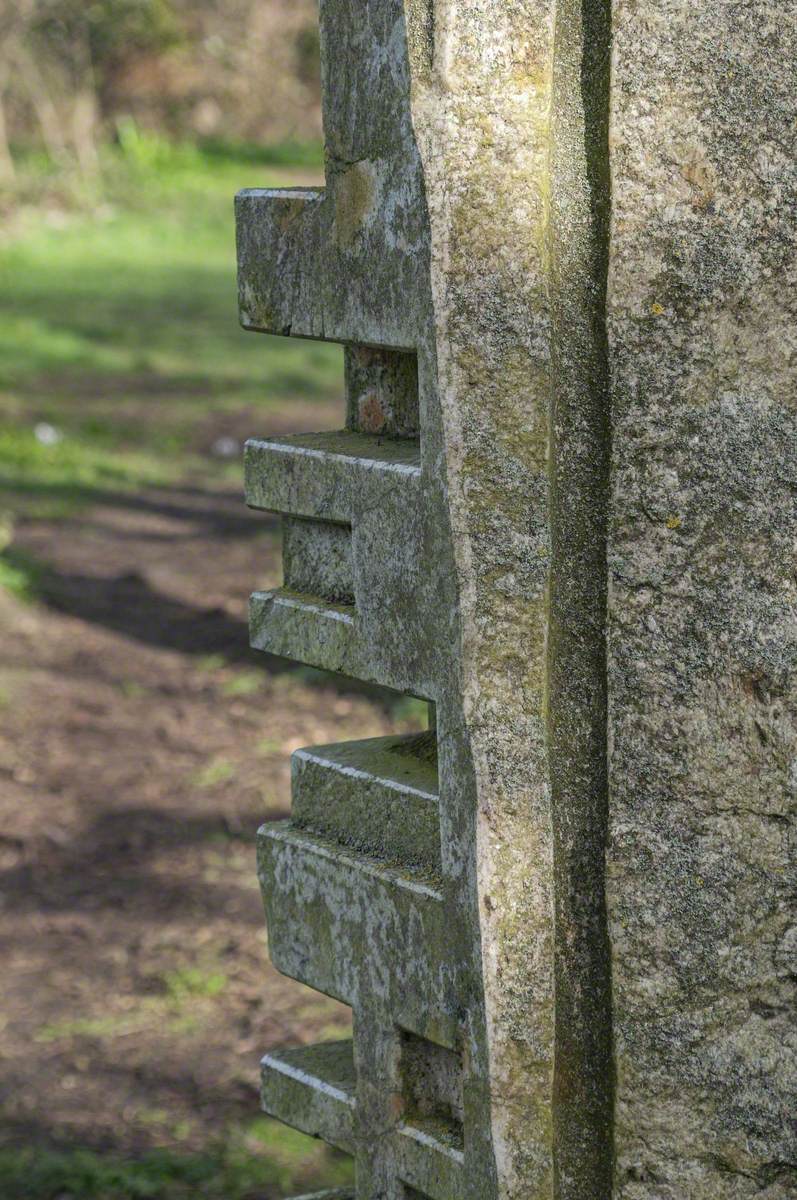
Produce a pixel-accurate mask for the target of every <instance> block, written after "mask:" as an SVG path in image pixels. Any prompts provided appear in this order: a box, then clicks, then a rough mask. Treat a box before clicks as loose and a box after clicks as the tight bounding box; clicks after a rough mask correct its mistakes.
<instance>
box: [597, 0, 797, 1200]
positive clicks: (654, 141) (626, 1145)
mask: <svg viewBox="0 0 797 1200" xmlns="http://www.w3.org/2000/svg"><path fill="white" fill-rule="evenodd" d="M796 15H797V14H796V13H795V10H794V6H793V5H789V4H787V5H785V6H783V5H774V4H771V3H768V2H766V0H750V2H749V3H745V4H740V3H734V2H731V0H706V2H705V3H702V4H699V5H689V6H683V5H681V4H676V3H672V2H667V3H655V4H654V3H652V2H650V3H636V2H635V3H630V2H627V0H620V2H619V3H618V4H616V5H615V17H614V39H615V40H614V86H613V89H612V113H611V116H612V143H611V144H612V177H613V213H612V261H611V277H610V290H609V308H608V317H609V320H608V329H609V338H610V346H611V365H612V429H613V487H612V526H611V549H610V555H611V557H610V570H611V574H610V588H611V591H610V620H611V624H610V632H611V643H610V645H611V655H610V695H611V726H610V728H611V738H612V755H611V806H610V842H609V854H608V895H609V915H610V931H611V941H612V960H613V961H612V979H613V1007H614V1023H615V1046H616V1066H617V1110H616V1122H617V1123H616V1132H615V1139H616V1152H617V1163H616V1173H615V1188H616V1193H617V1195H618V1196H622V1197H628V1198H629V1200H630V1198H633V1200H637V1198H641V1197H645V1198H646V1200H647V1198H648V1197H654V1196H655V1197H656V1200H659V1198H661V1200H670V1198H675V1197H678V1198H680V1197H687V1196H688V1197H689V1198H690V1200H724V1198H725V1197H728V1198H730V1197H733V1198H734V1200H737V1198H740V1200H741V1198H742V1197H745V1198H746V1197H752V1196H756V1197H759V1196H766V1197H767V1200H769V1198H770V1197H771V1198H772V1200H775V1197H778V1198H780V1197H784V1198H785V1197H786V1196H794V1195H795V1194H797V1173H795V1172H796V1171H797V1168H796V1167H795V1160H796V1159H797V1155H795V1122H794V1117H795V1113H797V1033H796V1032H795V1020H794V1014H795V1008H794V1002H795V994H794V976H795V964H796V963H797V935H796V934H795V916H796V914H795V906H794V895H795V891H794V885H795V863H794V845H793V841H791V842H790V838H793V829H794V813H795V800H796V799H797V772H795V763H797V720H796V718H797V607H796V603H795V602H796V601H797V584H796V580H795V565H794V553H795V542H796V541H797V386H795V385H796V382H797V369H796V366H795V364H796V363H797V357H795V340H796V337H795V330H797V290H796V289H795V285H796V284H797V165H795V158H794V131H795V127H796V123H797V86H796V85H797V68H796V67H795V63H796V62H797V21H795V16H796Z"/></svg>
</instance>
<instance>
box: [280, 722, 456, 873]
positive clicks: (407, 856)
mask: <svg viewBox="0 0 797 1200" xmlns="http://www.w3.org/2000/svg"><path fill="white" fill-rule="evenodd" d="M433 739H434V735H433V734H424V735H420V736H419V735H418V734H410V735H406V736H403V737H395V736H394V737H381V738H367V739H365V740H363V741H357V742H341V743H336V744H333V745H328V746H309V747H306V748H304V749H301V750H297V751H295V753H294V754H293V757H292V761H291V766H292V776H293V786H292V792H293V806H292V812H291V816H292V820H293V823H294V824H295V825H296V826H298V827H300V828H302V829H308V830H311V831H312V832H314V833H318V834H321V835H322V836H324V837H328V838H331V839H332V840H334V841H336V842H338V843H340V844H341V845H345V846H349V847H351V848H352V849H354V850H359V851H365V852H366V853H369V854H374V855H377V856H378V857H381V858H384V859H385V860H387V861H390V862H394V863H399V864H401V865H404V866H409V867H421V868H422V869H425V870H427V871H432V872H439V871H440V813H439V806H438V788H437V761H436V747H435V744H434V740H433Z"/></svg>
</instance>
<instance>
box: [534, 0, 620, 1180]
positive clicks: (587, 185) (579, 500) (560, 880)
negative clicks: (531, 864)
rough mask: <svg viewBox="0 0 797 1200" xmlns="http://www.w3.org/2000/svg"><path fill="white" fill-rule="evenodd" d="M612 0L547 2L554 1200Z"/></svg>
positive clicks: (596, 995)
mask: <svg viewBox="0 0 797 1200" xmlns="http://www.w3.org/2000/svg"><path fill="white" fill-rule="evenodd" d="M610 40H611V12H610V0H560V2H559V3H558V4H557V10H556V27H555V52H554V79H553V95H552V140H551V219H550V233H549V239H550V240H549V247H550V256H551V264H550V268H551V306H552V320H553V347H552V352H553V367H554V372H553V378H554V386H553V395H552V412H551V445H550V472H551V514H550V531H551V562H552V567H551V575H550V628H549V641H548V737H549V742H550V753H551V763H552V767H551V776H552V778H551V791H552V807H553V825H554V894H555V925H556V953H555V959H556V961H555V990H556V1051H555V1065H554V1079H553V1111H554V1179H555V1196H556V1198H557V1200H606V1198H607V1197H609V1196H610V1195H611V1167H612V1103H613V1087H612V1034H611V993H610V958H609V948H608V935H607V919H606V901H605V842H606V830H607V816H608V794H607V793H608V784H607V691H606V603H607V563H606V537H607V530H606V522H607V508H608V489H609V450H610V426H609V377H608V353H607V341H606V324H605V309H606V280H607V270H608V227H609V204H610V183H609V154H608V114H609V71H610Z"/></svg>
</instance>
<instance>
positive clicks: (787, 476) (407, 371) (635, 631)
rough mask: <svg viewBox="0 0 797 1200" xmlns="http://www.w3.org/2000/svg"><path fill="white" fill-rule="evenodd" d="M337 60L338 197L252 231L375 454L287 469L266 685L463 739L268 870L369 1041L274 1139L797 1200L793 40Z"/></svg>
mask: <svg viewBox="0 0 797 1200" xmlns="http://www.w3.org/2000/svg"><path fill="white" fill-rule="evenodd" d="M787 7H788V6H787ZM320 14H321V45H322V67H323V84H324V103H325V136H326V176H327V181H326V188H325V189H316V190H307V189H294V190H291V191H287V192H262V191H248V192H244V193H242V194H241V196H240V197H239V198H238V202H237V213H238V255H239V290H240V311H241V320H242V323H243V324H244V326H245V327H246V328H249V329H252V330H256V331H257V330H260V331H265V332H271V333H279V334H283V335H291V336H300V337H310V338H326V339H330V340H336V341H340V342H343V343H344V345H345V347H346V429H345V430H342V431H341V432H339V433H335V434H316V435H302V436H301V437H294V438H274V439H271V440H269V441H263V440H260V441H253V442H252V443H250V444H249V446H248V450H247V468H246V469H247V499H248V502H249V503H250V504H251V505H252V506H253V507H256V508H262V509H269V510H273V511H276V512H279V513H282V514H283V516H284V518H285V529H286V538H285V548H284V561H285V585H284V587H283V588H281V589H277V590H276V591H273V592H267V593H258V594H256V595H255V596H253V598H252V607H251V630H252V643H253V645H255V646H257V647H259V648H261V649H264V650H268V651H270V652H272V653H280V654H285V655H289V656H291V657H294V658H297V659H299V660H301V661H304V662H308V663H311V664H313V665H315V666H320V667H324V668H327V669H331V670H337V671H341V672H343V673H347V674H351V675H355V676H357V677H359V678H361V679H366V680H371V681H374V682H377V683H380V684H382V685H385V686H388V687H392V688H394V689H396V690H397V691H402V692H409V693H411V694H414V695H416V696H420V697H422V698H425V699H427V700H429V701H430V702H432V703H433V704H434V707H435V710H436V714H437V716H436V729H435V731H434V732H430V733H429V734H428V735H427V736H426V737H425V739H421V741H413V740H412V739H410V740H409V742H408V743H407V744H406V745H405V746H403V748H402V749H401V753H398V752H397V748H396V747H395V746H392V745H391V744H390V739H386V740H384V741H371V742H359V743H350V744H348V745H346V746H327V747H310V748H307V749H306V750H302V751H300V752H298V753H297V755H296V758H295V760H294V809H293V815H292V818H291V820H290V821H288V822H285V823H282V824H279V825H269V826H265V827H264V828H263V829H262V830H261V832H260V835H259V872H260V879H261V884H262V887H263V894H264V900H265V904H266V911H267V918H268V923H269V940H270V949H271V953H272V957H273V960H274V962H275V964H276V965H277V966H278V967H279V969H281V970H282V971H284V972H286V973H287V974H290V975H292V976H294V977H296V978H298V979H301V980H302V981H304V982H305V983H307V984H309V985H310V986H312V987H315V988H317V989H319V990H321V991H324V992H326V993H328V994H330V995H333V996H336V997H337V998H339V999H341V1000H343V1001H344V1002H345V1003H347V1004H350V1005H351V1006H352V1008H353V1013H354V1036H353V1040H352V1043H351V1045H348V1044H347V1045H344V1046H333V1047H323V1046H322V1047H311V1048H305V1049H302V1050H290V1051H287V1052H284V1053H282V1052H280V1053H277V1054H274V1055H270V1056H267V1058H266V1059H265V1060H264V1063H263V1102H264V1106H265V1107H266V1109H267V1110H268V1111H269V1112H272V1113H274V1114H275V1115H277V1116H280V1117H282V1118H283V1119H285V1120H288V1121H289V1122H290V1123H292V1124H294V1125H296V1126H297V1127H299V1128H303V1129H305V1130H307V1131H309V1132H315V1133H317V1134H319V1135H320V1136H323V1137H325V1138H327V1140H329V1141H330V1142H332V1143H333V1144H336V1145H338V1146H340V1147H341V1148H342V1149H345V1150H346V1151H347V1152H350V1153H352V1154H353V1155H354V1156H355V1159H356V1163H357V1188H356V1194H357V1198H358V1200H411V1198H415V1200H499V1198H500V1200H748V1198H752V1197H756V1198H760V1200H784V1198H785V1197H786V1196H790V1195H793V1194H794V1193H795V1187H796V1186H797V1184H796V1182H795V1175H794V1163H795V1160H797V1150H796V1149H795V1139H794V1131H793V1128H790V1127H789V1119H790V1117H792V1118H793V1114H794V1112H795V1111H797V1095H795V1068H794V1052H795V1031H794V1024H793V1004H794V976H795V957H797V926H796V925H795V914H794V911H793V908H791V909H790V908H789V897H790V896H791V902H792V904H793V892H794V879H793V877H791V878H790V876H789V872H790V870H793V859H792V858H790V857H789V853H788V842H787V836H788V833H789V829H790V824H789V822H790V819H791V818H793V811H794V800H795V793H796V792H797V767H795V761H797V760H796V759H795V751H796V750H797V736H796V734H795V713H797V694H796V690H797V618H796V617H795V591H796V590H797V588H796V581H797V576H796V575H795V565H794V542H795V533H797V469H796V468H795V461H797V437H795V434H797V429H795V424H797V397H796V396H795V387H794V370H795V368H794V362H795V353H794V351H795V340H797V336H796V335H795V329H796V328H797V322H796V321H795V317H797V313H795V306H796V305H795V299H794V297H795V292H794V283H795V279H794V275H795V256H794V250H795V246H794V240H795V223H796V220H797V216H796V213H795V199H796V198H797V197H796V196H795V165H794V158H793V139H794V130H795V116H796V115H797V109H796V107H795V95H797V89H796V88H795V66H794V64H795V61H797V55H796V54H795V49H797V47H795V45H794V42H795V40H796V39H795V26H794V22H793V21H791V22H789V20H788V19H784V18H787V17H788V13H786V12H784V9H783V6H780V7H778V8H776V7H775V6H774V5H773V4H772V3H771V2H770V0H768V2H766V3H765V2H764V0H747V2H746V3H741V2H739V0H734V2H731V0H704V2H703V3H701V4H700V5H688V4H686V3H684V2H683V0H678V2H677V3H676V2H675V0H655V2H654V0H614V3H611V2H610V0H501V2H500V3H497V0H321V5H320ZM607 635H608V636H607ZM435 742H436V754H435V753H434V749H435ZM430 748H431V751H432V752H431V753H430ZM402 754H403V755H404V756H405V760H404V763H403V764H402V760H401V756H402ZM435 767H436V770H435ZM792 853H793V852H792ZM790 887H791V892H790V891H789V888H790ZM790 1007H791V1011H790ZM790 1015H791V1021H790ZM343 1062H345V1072H344V1074H345V1085H344V1084H342V1083H341V1079H342V1075H341V1063H343ZM333 1194H335V1195H336V1193H333Z"/></svg>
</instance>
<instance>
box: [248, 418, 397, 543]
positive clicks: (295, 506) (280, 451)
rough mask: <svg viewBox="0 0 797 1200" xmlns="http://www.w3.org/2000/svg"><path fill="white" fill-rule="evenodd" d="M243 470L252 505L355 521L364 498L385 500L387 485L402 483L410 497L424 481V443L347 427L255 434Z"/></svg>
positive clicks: (297, 514)
mask: <svg viewBox="0 0 797 1200" xmlns="http://www.w3.org/2000/svg"><path fill="white" fill-rule="evenodd" d="M244 472H245V487H246V503H247V504H248V505H249V506H250V508H259V509H266V510H268V511H270V512H279V513H287V514H288V515H290V516H295V517H305V518H309V519H315V520H320V521H335V522H339V523H342V524H351V521H352V518H353V516H354V515H355V514H356V512H357V510H358V509H359V508H361V507H362V506H363V504H366V505H367V504H369V503H371V502H372V501H379V500H380V498H381V499H383V500H384V501H385V502H387V497H386V495H385V492H386V491H395V489H396V488H398V489H399V491H400V493H401V503H402V504H405V503H406V499H407V497H406V493H407V492H408V491H409V492H412V493H414V492H415V491H416V489H417V487H418V485H419V483H420V477H421V451H420V443H419V442H418V441H417V440H415V439H401V440H399V439H390V438H384V437H379V436H376V435H374V434H363V433H352V432H350V431H348V430H342V431H340V432H336V433H305V434H300V435H295V436H290V437H274V438H252V439H251V440H250V441H248V442H247V443H246V451H245V456H244Z"/></svg>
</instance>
